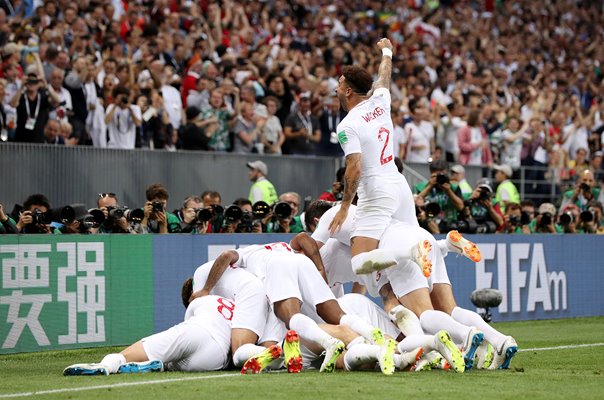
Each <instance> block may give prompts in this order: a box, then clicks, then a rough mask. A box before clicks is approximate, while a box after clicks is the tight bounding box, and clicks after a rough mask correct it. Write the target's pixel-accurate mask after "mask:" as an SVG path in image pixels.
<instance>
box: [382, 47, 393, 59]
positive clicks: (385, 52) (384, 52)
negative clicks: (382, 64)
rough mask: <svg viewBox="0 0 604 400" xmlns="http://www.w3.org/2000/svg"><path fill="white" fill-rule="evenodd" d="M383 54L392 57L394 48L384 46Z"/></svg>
mask: <svg viewBox="0 0 604 400" xmlns="http://www.w3.org/2000/svg"><path fill="white" fill-rule="evenodd" d="M382 56H386V57H390V58H391V59H392V50H390V49H388V48H386V47H384V48H383V49H382Z"/></svg>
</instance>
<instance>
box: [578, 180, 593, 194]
mask: <svg viewBox="0 0 604 400" xmlns="http://www.w3.org/2000/svg"><path fill="white" fill-rule="evenodd" d="M579 189H581V190H582V191H584V192H591V187H590V186H589V185H588V184H587V183H585V182H583V183H581V184H580V185H579Z"/></svg>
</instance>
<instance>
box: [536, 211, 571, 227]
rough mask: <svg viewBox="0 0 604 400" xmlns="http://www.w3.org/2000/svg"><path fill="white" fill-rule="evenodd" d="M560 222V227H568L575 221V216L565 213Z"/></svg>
mask: <svg viewBox="0 0 604 400" xmlns="http://www.w3.org/2000/svg"><path fill="white" fill-rule="evenodd" d="M541 218H543V217H541ZM558 221H559V222H560V225H564V226H568V225H570V224H572V223H573V222H574V221H575V216H574V215H573V213H571V212H565V213H562V214H560V216H559V217H558Z"/></svg>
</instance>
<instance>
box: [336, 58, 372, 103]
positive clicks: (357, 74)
mask: <svg viewBox="0 0 604 400" xmlns="http://www.w3.org/2000/svg"><path fill="white" fill-rule="evenodd" d="M342 75H343V76H344V79H345V82H346V84H347V85H348V86H349V87H350V88H351V89H352V91H353V92H355V93H356V94H359V95H361V96H365V95H366V94H367V92H369V91H370V90H371V86H372V85H373V78H372V77H371V74H369V72H367V71H365V70H364V69H363V68H360V67H357V66H355V65H347V66H345V67H343V68H342Z"/></svg>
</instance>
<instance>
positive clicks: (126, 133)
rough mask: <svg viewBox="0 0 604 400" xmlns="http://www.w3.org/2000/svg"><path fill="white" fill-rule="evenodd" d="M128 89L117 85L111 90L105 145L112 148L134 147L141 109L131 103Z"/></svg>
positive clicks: (106, 120)
mask: <svg viewBox="0 0 604 400" xmlns="http://www.w3.org/2000/svg"><path fill="white" fill-rule="evenodd" d="M128 95H129V91H128V89H126V88H125V87H123V86H118V87H116V88H115V89H114V91H113V98H114V99H115V103H114V104H110V105H109V106H108V107H107V113H106V115H105V123H106V124H107V131H108V133H109V142H108V143H107V147H109V148H114V149H134V145H135V143H136V128H137V127H139V126H141V117H142V115H141V109H140V107H139V106H137V105H136V104H131V103H130V100H129V99H128Z"/></svg>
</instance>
